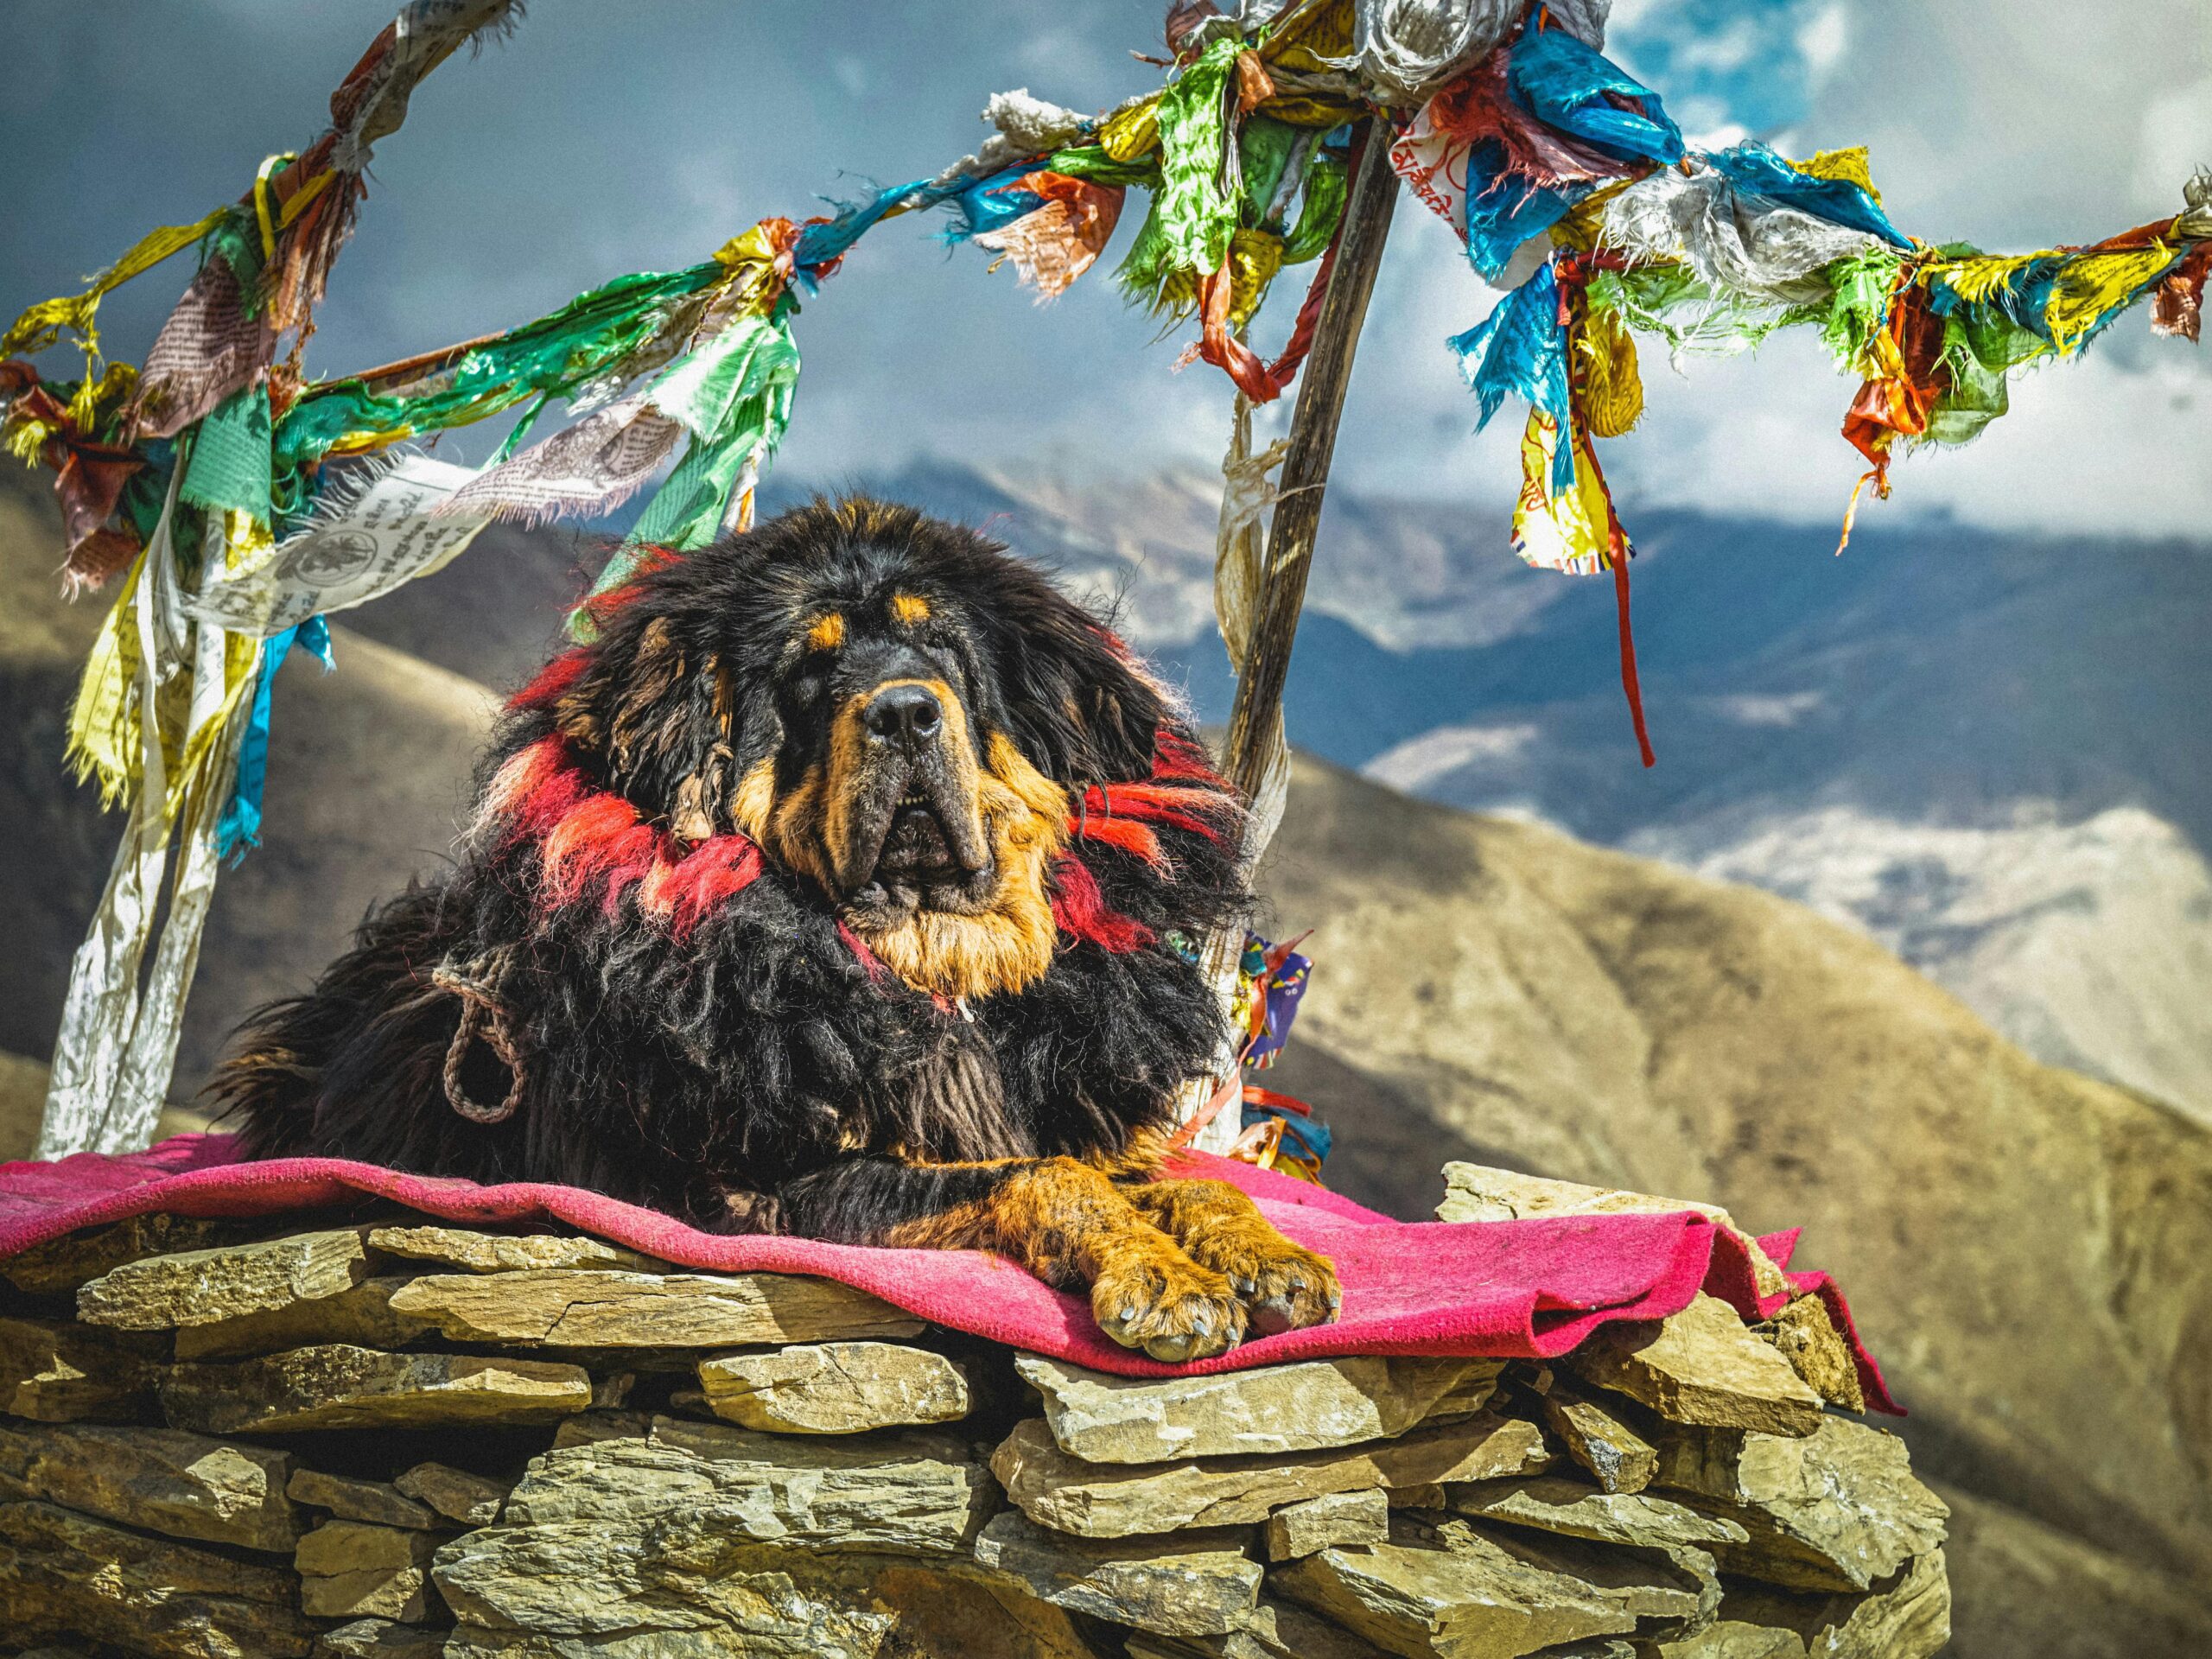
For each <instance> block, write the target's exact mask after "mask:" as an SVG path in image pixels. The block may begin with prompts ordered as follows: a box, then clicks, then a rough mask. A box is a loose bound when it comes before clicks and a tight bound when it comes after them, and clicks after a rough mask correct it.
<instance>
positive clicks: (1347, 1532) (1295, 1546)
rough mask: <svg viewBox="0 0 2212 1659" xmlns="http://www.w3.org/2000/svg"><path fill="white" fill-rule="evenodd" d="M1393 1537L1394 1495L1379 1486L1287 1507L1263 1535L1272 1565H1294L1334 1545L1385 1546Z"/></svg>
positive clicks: (1307, 1500)
mask: <svg viewBox="0 0 2212 1659" xmlns="http://www.w3.org/2000/svg"><path fill="white" fill-rule="evenodd" d="M1389 1536H1390V1495H1389V1493H1388V1492H1385V1491H1383V1489H1382V1488H1381V1487H1379V1486H1376V1487H1370V1488H1369V1489H1368V1490H1367V1491H1362V1492H1330V1493H1327V1494H1326V1495H1325V1496H1323V1497H1309V1498H1307V1499H1306V1501H1305V1502H1304V1503H1290V1504H1286V1505H1285V1506H1284V1507H1283V1508H1281V1509H1280V1510H1276V1511H1275V1512H1274V1514H1273V1515H1271V1516H1268V1524H1267V1529H1266V1530H1265V1532H1264V1533H1263V1534H1262V1541H1263V1542H1264V1543H1265V1544H1266V1546H1267V1552H1268V1560H1271V1561H1294V1560H1297V1559H1298V1558H1299V1557H1300V1555H1311V1554H1313V1552H1314V1551H1315V1550H1317V1549H1327V1548H1330V1547H1331V1546H1332V1545H1345V1546H1350V1545H1353V1544H1379V1543H1383V1542H1385V1541H1388V1540H1389Z"/></svg>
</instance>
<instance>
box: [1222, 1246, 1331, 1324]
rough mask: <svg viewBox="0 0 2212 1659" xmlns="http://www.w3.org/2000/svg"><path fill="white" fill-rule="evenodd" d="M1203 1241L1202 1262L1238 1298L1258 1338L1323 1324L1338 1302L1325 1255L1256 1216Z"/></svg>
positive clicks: (1326, 1321)
mask: <svg viewBox="0 0 2212 1659" xmlns="http://www.w3.org/2000/svg"><path fill="white" fill-rule="evenodd" d="M1206 1244H1207V1249H1206V1250H1205V1255H1204V1258H1203V1259H1204V1260H1205V1263H1206V1265H1207V1266H1208V1267H1211V1268H1217V1269H1218V1270H1219V1271H1220V1273H1221V1274H1222V1275H1223V1276H1224V1278H1226V1279H1227V1280H1228V1281H1229V1282H1230V1288H1232V1289H1233V1290H1235V1291H1236V1294H1238V1295H1239V1296H1241V1297H1243V1300H1244V1305H1245V1306H1246V1307H1247V1308H1248V1309H1249V1310H1250V1318H1251V1326H1252V1329H1253V1330H1254V1331H1255V1332H1257V1333H1258V1334H1259V1335H1261V1336H1263V1337H1272V1336H1274V1335H1275V1334H1276V1333H1277V1332H1282V1331H1302V1330H1304V1329H1305V1328H1306V1326H1307V1325H1327V1324H1328V1323H1330V1322H1331V1321H1332V1320H1333V1319H1335V1318H1336V1317H1337V1314H1338V1311H1339V1310H1340V1309H1341V1308H1342V1307H1343V1306H1344V1292H1343V1290H1342V1289H1341V1288H1340V1287H1338V1284H1337V1270H1336V1269H1335V1268H1333V1267H1332V1266H1330V1265H1329V1259H1328V1257H1326V1256H1325V1255H1315V1254H1314V1253H1313V1251H1311V1250H1308V1249H1301V1248H1300V1246H1298V1245H1296V1244H1294V1243H1291V1242H1290V1241H1289V1240H1288V1239H1287V1238H1285V1237H1284V1236H1282V1235H1281V1233H1279V1232H1277V1231H1275V1230H1274V1228H1272V1227H1270V1226H1268V1224H1267V1223H1266V1222H1265V1221H1262V1220H1260V1219H1259V1218H1258V1217H1254V1218H1253V1220H1252V1222H1251V1223H1250V1224H1244V1225H1240V1226H1237V1227H1236V1228H1234V1229H1223V1230H1219V1231H1217V1232H1215V1233H1214V1234H1212V1235H1211V1236H1209V1237H1208V1239H1207V1241H1206Z"/></svg>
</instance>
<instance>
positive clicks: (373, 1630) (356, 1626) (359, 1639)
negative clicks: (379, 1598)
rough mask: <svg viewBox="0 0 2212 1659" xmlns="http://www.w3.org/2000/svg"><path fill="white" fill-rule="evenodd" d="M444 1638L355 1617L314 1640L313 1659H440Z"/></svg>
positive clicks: (412, 1627)
mask: <svg viewBox="0 0 2212 1659" xmlns="http://www.w3.org/2000/svg"><path fill="white" fill-rule="evenodd" d="M447 1636H448V1632H447V1631H445V1630H424V1629H423V1628H422V1627H421V1626H419V1625H414V1624H393V1623H392V1622H391V1620H390V1619H386V1618H357V1619H355V1620H354V1621H353V1623H352V1624H340V1626H339V1627H338V1628H337V1629H336V1630H325V1631H324V1632H323V1633H322V1634H321V1636H319V1637H315V1653H314V1659H443V1656H444V1654H445V1650H446V1637H447Z"/></svg>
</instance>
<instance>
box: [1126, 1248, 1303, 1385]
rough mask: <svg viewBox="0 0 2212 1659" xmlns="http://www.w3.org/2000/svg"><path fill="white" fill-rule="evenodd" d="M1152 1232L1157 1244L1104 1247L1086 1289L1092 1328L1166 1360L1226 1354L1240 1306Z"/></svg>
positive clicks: (1221, 1282)
mask: <svg viewBox="0 0 2212 1659" xmlns="http://www.w3.org/2000/svg"><path fill="white" fill-rule="evenodd" d="M1147 1231H1149V1229H1147ZM1155 1238H1157V1240H1158V1242H1157V1243H1156V1244H1155V1243H1152V1242H1151V1241H1135V1242H1132V1243H1124V1244H1118V1245H1116V1246H1115V1247H1113V1248H1112V1249H1109V1251H1108V1253H1107V1259H1106V1264H1105V1266H1104V1267H1103V1268H1102V1269H1101V1270H1100V1272H1099V1274H1098V1276H1097V1278H1096V1280H1094V1281H1092V1283H1091V1287H1090V1311H1091V1313H1093V1314H1094V1315H1095V1316H1096V1319H1097V1320H1098V1325H1099V1328H1100V1329H1101V1330H1103V1331H1104V1332H1105V1333H1106V1334H1107V1335H1108V1336H1109V1337H1111V1338H1114V1340H1115V1341H1116V1342H1118V1343H1120V1344H1122V1345H1123V1346H1124V1347H1128V1348H1141V1349H1143V1350H1144V1351H1145V1352H1146V1353H1147V1354H1149V1355H1151V1356H1152V1357H1153V1358H1154V1359H1157V1360H1161V1361H1164V1362H1166V1363H1168V1364H1171V1365H1173V1364H1180V1363H1182V1362H1183V1361H1185V1360H1188V1359H1205V1358H1209V1357H1211V1356H1212V1355H1215V1354H1220V1353H1226V1352H1227V1351H1229V1350H1230V1349H1231V1348H1234V1347H1235V1346H1236V1344H1238V1343H1240V1342H1242V1341H1243V1339H1244V1326H1245V1313H1244V1304H1243V1302H1242V1301H1241V1300H1238V1298H1237V1295H1236V1292H1235V1291H1234V1290H1233V1289H1232V1288H1231V1287H1230V1283H1229V1281H1228V1280H1227V1279H1225V1278H1224V1277H1223V1276H1222V1275H1221V1274H1218V1273H1215V1272H1213V1271H1212V1270H1211V1269H1210V1268H1202V1267H1200V1266H1199V1265H1198V1263H1197V1262H1193V1261H1192V1260H1191V1259H1190V1257H1188V1256H1186V1255H1184V1254H1183V1253H1182V1252H1181V1251H1180V1250H1179V1249H1176V1248H1175V1247H1174V1246H1173V1244H1171V1243H1168V1241H1167V1240H1166V1238H1164V1237H1159V1236H1157V1235H1155ZM1331 1282H1332V1284H1333V1283H1334V1281H1333V1280H1332V1281H1331Z"/></svg>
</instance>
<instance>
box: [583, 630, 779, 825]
mask: <svg viewBox="0 0 2212 1659" xmlns="http://www.w3.org/2000/svg"><path fill="white" fill-rule="evenodd" d="M624 620H625V622H626V623H629V624H630V625H629V626H615V627H613V628H610V629H608V630H607V632H606V634H605V635H604V636H603V637H602V639H601V641H600V643H599V645H597V647H596V648H594V651H593V653H592V660H591V662H590V665H589V666H588V668H586V669H585V671H583V672H582V674H581V675H579V676H578V677H576V680H575V683H574V684H573V685H572V686H570V687H569V690H567V691H566V692H565V693H564V694H563V696H561V698H560V700H559V701H558V702H556V704H555V705H554V719H555V721H556V724H557V725H558V726H559V727H560V729H561V732H562V734H563V736H564V737H566V738H567V739H568V740H569V742H570V743H571V744H572V745H574V746H575V747H578V748H580V749H582V750H584V751H585V752H587V753H590V754H592V755H594V757H595V758H596V759H597V760H599V762H600V764H601V768H602V770H603V771H604V772H605V775H606V778H607V784H608V785H609V786H610V787H611V788H613V789H614V790H615V791H618V792H619V793H620V794H621V795H623V796H624V797H625V798H627V799H628V800H629V802H630V804H632V805H633V806H635V807H637V808H638V809H639V810H640V811H641V812H643V813H645V814H646V815H647V816H648V817H652V818H655V819H658V820H660V821H661V822H663V823H665V824H666V825H667V827H668V829H669V832H670V834H671V835H672V836H675V837H676V838H677V840H679V841H687V842H696V841H704V840H706V839H707V838H708V837H709V836H715V835H720V834H722V833H724V832H725V831H728V830H729V829H736V828H739V827H741V817H742V816H743V815H742V812H741V805H740V797H741V794H742V792H743V789H744V783H745V779H746V776H747V758H748V757H751V756H754V755H760V754H772V753H774V750H775V747H776V745H777V743H778V742H779V738H780V734H779V733H777V732H772V731H763V730H761V729H759V728H760V727H761V725H762V722H763V721H764V719H765V720H766V721H768V722H770V723H772V722H773V721H774V714H773V710H772V708H770V707H768V706H767V704H768V701H769V700H767V699H759V698H755V699H749V700H748V699H742V698H741V697H740V696H739V694H738V688H737V685H736V683H735V678H734V674H733V672H732V671H731V669H730V667H729V665H728V664H727V663H725V662H724V661H723V660H722V659H721V658H720V657H719V656H718V655H717V654H716V653H715V652H712V651H709V650H704V649H699V650H694V649H690V648H687V647H686V646H685V645H684V644H683V641H682V639H679V638H678V636H677V631H676V629H675V627H674V626H672V625H671V622H670V620H669V619H667V618H666V617H654V618H652V619H651V620H637V621H632V620H631V619H624Z"/></svg>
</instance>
